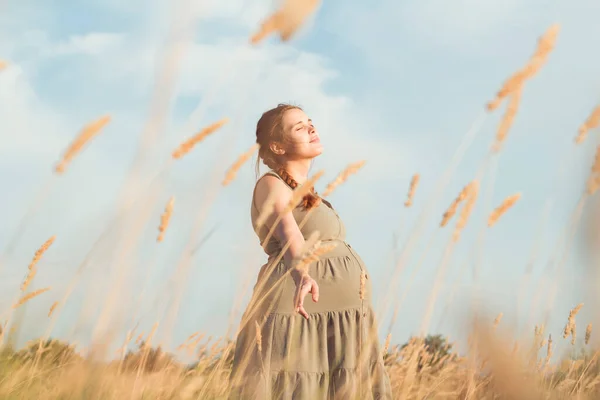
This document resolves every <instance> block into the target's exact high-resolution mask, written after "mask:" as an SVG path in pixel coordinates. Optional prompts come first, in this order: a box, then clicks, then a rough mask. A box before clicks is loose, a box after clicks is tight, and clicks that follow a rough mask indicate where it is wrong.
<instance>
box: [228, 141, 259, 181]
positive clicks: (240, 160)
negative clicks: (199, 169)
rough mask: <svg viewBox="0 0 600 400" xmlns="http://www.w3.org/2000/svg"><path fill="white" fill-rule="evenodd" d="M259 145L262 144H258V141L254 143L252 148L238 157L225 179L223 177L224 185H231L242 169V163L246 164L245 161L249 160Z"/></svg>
mask: <svg viewBox="0 0 600 400" xmlns="http://www.w3.org/2000/svg"><path fill="white" fill-rule="evenodd" d="M259 147H260V146H259V145H258V143H257V144H254V145H253V146H252V147H250V149H248V150H247V151H245V152H244V153H243V154H242V155H240V156H239V157H238V159H237V160H236V161H235V162H234V163H233V165H232V166H231V167H230V168H229V170H228V171H227V173H226V174H225V179H223V186H227V185H229V184H230V183H231V182H232V181H233V180H234V179H235V176H236V175H237V172H238V171H239V170H240V168H241V167H242V165H244V163H245V162H246V161H248V160H249V159H250V157H252V154H254V152H255V151H257V150H258V148H259Z"/></svg>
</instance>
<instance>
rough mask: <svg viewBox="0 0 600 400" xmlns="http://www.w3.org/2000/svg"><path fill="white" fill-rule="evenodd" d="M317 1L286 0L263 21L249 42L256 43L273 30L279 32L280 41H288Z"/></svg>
mask: <svg viewBox="0 0 600 400" xmlns="http://www.w3.org/2000/svg"><path fill="white" fill-rule="evenodd" d="M319 3H320V0H286V1H285V2H284V4H283V5H282V7H281V8H280V9H279V10H277V11H276V12H275V13H273V14H272V15H270V16H269V17H268V18H267V19H265V20H264V21H263V23H262V24H261V26H260V29H259V30H258V32H256V33H255V34H254V35H252V37H251V38H250V43H252V44H254V45H256V44H258V43H259V42H261V41H262V40H263V39H264V38H266V37H267V36H269V35H270V34H271V33H274V32H278V33H279V35H280V37H281V40H282V41H284V42H285V41H288V40H289V39H290V38H291V37H292V35H293V34H294V33H295V32H296V31H297V30H298V28H299V27H300V26H301V25H302V23H303V22H304V20H305V19H306V18H307V17H308V16H310V15H311V14H312V13H313V12H314V11H315V10H316V8H317V6H318V5H319Z"/></svg>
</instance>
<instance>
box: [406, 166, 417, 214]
mask: <svg viewBox="0 0 600 400" xmlns="http://www.w3.org/2000/svg"><path fill="white" fill-rule="evenodd" d="M419 178H420V177H419V174H414V175H413V177H412V179H411V181H410V187H409V189H408V198H407V199H406V201H405V202H404V206H406V207H410V206H412V203H413V199H414V197H415V192H416V191H417V185H418V184H419Z"/></svg>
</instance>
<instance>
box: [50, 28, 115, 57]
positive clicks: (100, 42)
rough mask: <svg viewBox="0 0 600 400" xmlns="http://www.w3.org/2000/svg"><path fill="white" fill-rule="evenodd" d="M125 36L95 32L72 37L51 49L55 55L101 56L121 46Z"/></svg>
mask: <svg viewBox="0 0 600 400" xmlns="http://www.w3.org/2000/svg"><path fill="white" fill-rule="evenodd" d="M122 39H123V36H122V35H121V34H117V33H104V32H93V33H88V34H84V35H75V36H71V37H70V38H69V39H68V40H67V41H66V42H62V43H58V44H56V45H54V46H52V48H51V49H50V51H51V54H53V55H71V54H93V55H101V54H103V53H105V52H107V51H109V50H110V49H111V48H114V47H115V46H117V45H119V44H120V42H121V40H122Z"/></svg>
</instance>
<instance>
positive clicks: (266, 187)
mask: <svg viewBox="0 0 600 400" xmlns="http://www.w3.org/2000/svg"><path fill="white" fill-rule="evenodd" d="M291 196H292V191H291V189H290V188H289V186H288V185H286V184H285V182H283V181H282V180H281V179H279V178H277V177H276V176H273V175H271V174H265V175H263V176H262V177H261V178H260V179H259V180H258V181H257V182H256V189H255V192H254V201H255V202H256V206H257V207H258V208H259V209H260V208H261V207H262V205H263V204H264V203H265V202H266V201H267V199H269V197H272V198H273V199H274V205H275V207H276V208H279V207H277V206H278V205H285V204H287V202H289V200H290V198H291Z"/></svg>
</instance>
